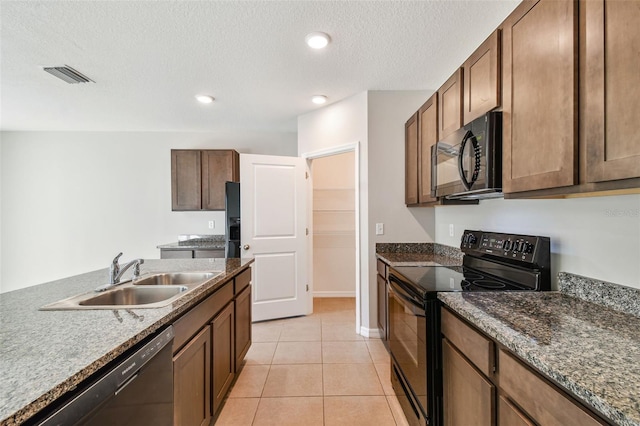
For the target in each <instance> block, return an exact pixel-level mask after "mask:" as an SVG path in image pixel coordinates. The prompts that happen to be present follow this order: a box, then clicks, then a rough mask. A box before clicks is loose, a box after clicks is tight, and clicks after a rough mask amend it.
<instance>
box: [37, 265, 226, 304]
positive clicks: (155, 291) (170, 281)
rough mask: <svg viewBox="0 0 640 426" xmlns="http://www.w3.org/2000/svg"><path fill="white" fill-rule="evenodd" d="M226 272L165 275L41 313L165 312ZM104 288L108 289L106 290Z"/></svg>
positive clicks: (78, 298) (69, 301) (85, 296)
mask: <svg viewBox="0 0 640 426" xmlns="http://www.w3.org/2000/svg"><path fill="white" fill-rule="evenodd" d="M221 273H222V272H165V273H158V274H153V275H147V276H143V277H140V278H138V279H136V280H134V281H129V282H125V283H122V284H118V285H115V286H113V287H107V290H105V291H102V292H97V291H92V292H89V293H83V294H79V295H77V296H73V297H70V298H68V299H64V300H59V301H57V302H54V303H50V304H48V305H45V306H43V307H41V308H40V310H41V311H57V310H88V309H142V308H162V307H164V306H167V305H169V304H171V303H172V302H174V301H175V300H177V299H179V298H180V297H182V296H184V295H186V294H188V293H190V292H192V291H193V290H195V289H197V288H198V287H199V286H201V285H202V284H205V283H206V282H208V281H210V280H212V279H213V278H215V277H217V276H218V275H220V274H221ZM103 287H104V286H103Z"/></svg>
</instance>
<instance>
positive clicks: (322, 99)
mask: <svg viewBox="0 0 640 426" xmlns="http://www.w3.org/2000/svg"><path fill="white" fill-rule="evenodd" d="M311 102H313V103H314V104H317V105H322V104H323V103H325V102H327V97H326V96H325V95H314V96H313V97H311Z"/></svg>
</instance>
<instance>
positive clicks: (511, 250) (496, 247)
mask: <svg viewBox="0 0 640 426" xmlns="http://www.w3.org/2000/svg"><path fill="white" fill-rule="evenodd" d="M460 249H461V250H462V251H463V252H464V253H468V254H472V255H473V254H476V255H483V254H487V255H491V256H494V257H500V258H504V259H511V260H515V261H518V262H524V263H531V264H537V265H544V264H545V262H548V261H549V257H550V253H549V249H550V247H549V238H548V237H537V236H533V235H517V234H502V233H498V232H483V231H469V230H465V231H464V233H463V234H462V241H461V243H460Z"/></svg>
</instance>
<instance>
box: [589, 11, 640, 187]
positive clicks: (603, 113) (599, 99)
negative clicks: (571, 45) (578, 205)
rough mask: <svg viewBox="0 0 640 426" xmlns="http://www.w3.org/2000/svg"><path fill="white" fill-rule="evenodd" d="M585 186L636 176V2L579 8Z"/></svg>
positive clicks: (639, 62)
mask: <svg viewBox="0 0 640 426" xmlns="http://www.w3.org/2000/svg"><path fill="white" fill-rule="evenodd" d="M580 14H581V16H580V18H581V26H582V31H581V36H582V40H581V41H582V43H581V46H582V48H581V58H582V71H583V72H582V74H581V76H582V78H583V81H582V83H583V87H582V90H581V94H582V95H581V97H582V105H583V107H584V114H583V116H582V120H583V121H584V122H583V126H582V137H581V139H582V143H583V144H584V148H585V149H584V150H585V152H586V159H585V160H586V161H585V162H586V164H584V167H585V168H586V170H585V174H584V178H585V181H586V182H603V181H610V180H617V179H628V178H635V177H640V138H638V135H637V133H636V125H637V121H638V117H640V101H639V100H638V87H640V72H638V70H640V26H639V25H638V23H640V2H637V1H604V0H589V1H583V2H581V4H580Z"/></svg>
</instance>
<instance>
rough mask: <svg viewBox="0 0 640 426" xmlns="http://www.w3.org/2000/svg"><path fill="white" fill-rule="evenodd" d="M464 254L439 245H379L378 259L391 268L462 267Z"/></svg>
mask: <svg viewBox="0 0 640 426" xmlns="http://www.w3.org/2000/svg"><path fill="white" fill-rule="evenodd" d="M462 256H463V253H462V252H461V251H460V249H458V248H456V247H449V246H445V245H442V244H437V243H378V244H376V257H377V258H378V259H380V260H382V261H383V262H385V263H386V264H387V265H389V266H436V265H434V264H438V265H442V266H461V265H462Z"/></svg>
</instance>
